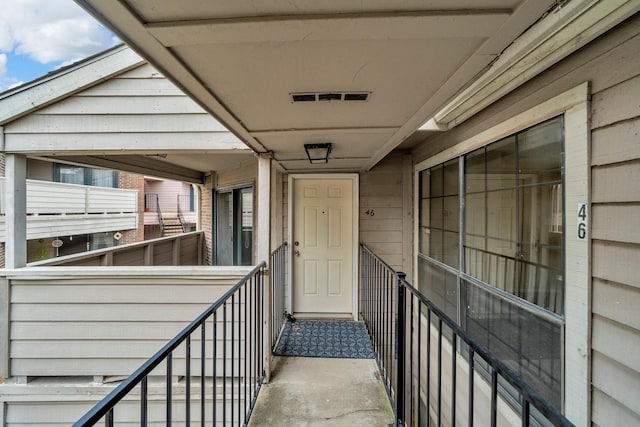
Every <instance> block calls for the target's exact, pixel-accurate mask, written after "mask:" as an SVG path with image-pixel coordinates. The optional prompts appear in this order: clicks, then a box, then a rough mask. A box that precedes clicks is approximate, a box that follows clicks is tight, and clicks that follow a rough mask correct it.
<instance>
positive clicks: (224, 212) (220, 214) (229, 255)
mask: <svg viewBox="0 0 640 427" xmlns="http://www.w3.org/2000/svg"><path fill="white" fill-rule="evenodd" d="M215 204H216V207H215V242H216V244H215V256H214V259H215V264H216V265H252V264H253V188H252V187H244V188H234V189H229V190H220V191H217V192H216V193H215Z"/></svg>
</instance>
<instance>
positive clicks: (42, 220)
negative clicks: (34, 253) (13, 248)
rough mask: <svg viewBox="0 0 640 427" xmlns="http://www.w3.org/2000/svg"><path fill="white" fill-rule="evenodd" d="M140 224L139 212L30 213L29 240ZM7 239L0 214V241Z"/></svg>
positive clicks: (123, 228)
mask: <svg viewBox="0 0 640 427" xmlns="http://www.w3.org/2000/svg"><path fill="white" fill-rule="evenodd" d="M137 225H138V214H136V213H126V214H105V215H42V216H35V215H29V216H28V217H27V240H32V239H45V238H48V237H56V236H71V235H77V234H92V233H102V232H107V231H121V230H133V229H135V228H137ZM5 239H6V229H5V218H4V216H0V242H4V241H5Z"/></svg>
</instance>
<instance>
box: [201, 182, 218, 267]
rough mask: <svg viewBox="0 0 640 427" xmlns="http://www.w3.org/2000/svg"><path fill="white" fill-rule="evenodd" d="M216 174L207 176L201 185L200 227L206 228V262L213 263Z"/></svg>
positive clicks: (207, 263) (206, 263)
mask: <svg viewBox="0 0 640 427" xmlns="http://www.w3.org/2000/svg"><path fill="white" fill-rule="evenodd" d="M214 177H215V176H214V175H209V176H207V178H206V181H205V183H204V185H200V227H202V229H203V230H204V240H205V248H204V264H205V265H213V259H212V258H211V255H212V248H213V182H214Z"/></svg>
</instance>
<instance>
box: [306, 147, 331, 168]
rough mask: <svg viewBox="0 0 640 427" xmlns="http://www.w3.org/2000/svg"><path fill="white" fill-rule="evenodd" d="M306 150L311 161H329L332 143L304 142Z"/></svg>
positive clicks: (312, 162)
mask: <svg viewBox="0 0 640 427" xmlns="http://www.w3.org/2000/svg"><path fill="white" fill-rule="evenodd" d="M304 151H306V152H307V157H308V158H309V163H311V164H314V163H328V162H329V153H331V143H330V142H326V143H322V144H304Z"/></svg>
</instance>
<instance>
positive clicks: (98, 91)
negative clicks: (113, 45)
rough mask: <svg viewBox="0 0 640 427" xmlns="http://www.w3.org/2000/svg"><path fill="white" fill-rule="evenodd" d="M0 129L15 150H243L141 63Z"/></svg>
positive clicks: (241, 146)
mask: <svg viewBox="0 0 640 427" xmlns="http://www.w3.org/2000/svg"><path fill="white" fill-rule="evenodd" d="M4 132H5V146H6V148H7V150H10V149H12V150H14V151H16V152H25V151H40V152H49V151H50V152H64V151H80V152H91V151H96V150H100V151H103V152H106V151H109V150H113V149H114V148H116V149H118V150H132V151H138V152H139V151H141V150H145V149H146V150H155V152H162V151H168V150H176V149H185V150H189V149H204V150H214V149H246V146H244V145H243V144H242V143H241V142H240V141H239V140H238V139H237V138H236V137H235V136H233V135H232V134H231V133H230V132H228V131H227V130H226V129H225V128H224V127H223V126H222V125H221V124H220V123H219V122H218V121H217V120H215V119H214V118H213V117H211V116H210V115H209V114H207V113H206V112H205V111H204V110H203V109H202V108H201V107H200V106H199V105H198V104H196V103H195V102H193V101H192V100H191V99H189V98H188V97H187V96H186V95H184V93H182V92H181V91H180V89H178V88H177V87H176V86H175V85H173V83H171V82H170V81H169V80H167V79H165V78H164V77H163V76H162V75H161V74H160V73H158V72H157V71H156V70H155V69H153V67H151V66H149V65H146V64H145V65H141V66H139V67H137V68H135V69H133V70H130V71H127V72H125V73H123V74H121V75H119V76H115V77H112V78H111V79H109V80H107V81H104V82H101V83H99V84H97V85H95V86H93V87H91V88H88V89H86V90H83V91H80V92H78V93H76V94H74V95H72V96H69V97H67V98H66V99H63V100H60V101H58V102H56V103H54V104H52V105H50V106H47V107H44V108H41V109H39V110H37V111H35V112H33V113H32V114H29V115H27V116H25V117H22V118H20V119H18V120H15V121H13V122H10V123H7V124H6V125H5V127H4Z"/></svg>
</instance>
